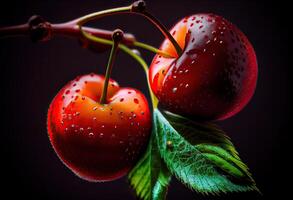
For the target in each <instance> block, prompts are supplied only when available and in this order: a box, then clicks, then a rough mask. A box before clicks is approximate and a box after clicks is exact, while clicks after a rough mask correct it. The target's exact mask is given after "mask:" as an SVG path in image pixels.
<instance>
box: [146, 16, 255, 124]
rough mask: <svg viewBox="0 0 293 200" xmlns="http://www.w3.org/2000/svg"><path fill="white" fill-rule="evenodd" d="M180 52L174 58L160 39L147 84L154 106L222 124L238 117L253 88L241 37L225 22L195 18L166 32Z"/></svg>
mask: <svg viewBox="0 0 293 200" xmlns="http://www.w3.org/2000/svg"><path fill="white" fill-rule="evenodd" d="M170 33H171V34H172V35H173V37H174V38H175V40H176V41H177V42H178V43H179V45H180V46H181V48H182V49H183V53H182V55H181V56H178V55H177V53H176V51H175V49H174V47H173V45H172V44H171V43H170V42H169V41H168V40H167V39H166V40H165V41H164V42H163V44H162V45H161V47H160V49H161V50H163V51H165V52H168V53H169V54H170V55H172V56H173V57H174V58H165V57H162V56H160V55H156V56H155V57H154V59H153V61H152V64H151V66H150V70H149V77H150V84H151V88H152V90H153V92H154V93H155V95H156V96H157V97H158V99H159V101H160V105H161V106H162V107H163V108H164V109H166V110H169V111H171V112H174V113H176V114H180V115H183V116H189V117H193V118H196V119H202V120H220V119H221V120H222V119H226V118H228V117H231V116H232V115H235V114H236V113H238V112H239V111H240V110H241V109H243V107H244V106H245V105H246V104H247V103H248V102H249V100H250V99H251V97H252V95H253V93H254V90H255V87H256V82H257V72H258V68H257V60H256V56H255V52H254V49H253V47H252V45H251V44H250V42H249V41H248V39H247V38H246V36H245V35H244V34H243V33H242V32H241V31H240V30H239V29H238V28H237V27H236V26H234V25H233V24H231V23H230V22H229V21H227V20H226V19H224V18H222V17H220V16H217V15H214V14H196V15H192V16H189V17H186V18H184V19H182V20H181V21H179V22H178V23H177V24H176V25H175V26H174V27H173V28H172V29H171V30H170Z"/></svg>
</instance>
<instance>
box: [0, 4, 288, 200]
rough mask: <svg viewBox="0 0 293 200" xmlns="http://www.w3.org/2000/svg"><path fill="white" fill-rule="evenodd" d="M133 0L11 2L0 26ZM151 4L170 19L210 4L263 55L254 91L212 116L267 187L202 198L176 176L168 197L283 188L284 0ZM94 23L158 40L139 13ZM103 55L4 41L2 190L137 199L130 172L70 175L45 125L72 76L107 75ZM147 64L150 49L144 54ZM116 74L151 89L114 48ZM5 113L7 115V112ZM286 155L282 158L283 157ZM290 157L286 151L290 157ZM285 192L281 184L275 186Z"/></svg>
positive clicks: (67, 46)
mask: <svg viewBox="0 0 293 200" xmlns="http://www.w3.org/2000/svg"><path fill="white" fill-rule="evenodd" d="M129 3H131V1H119V2H117V1H109V0H107V1H100V0H96V1H77V0H70V1H69V0H66V1H52V0H51V1H29V0H25V1H14V0H9V1H5V4H4V3H1V6H0V27H3V26H7V25H15V24H19V23H24V22H26V20H27V19H28V18H29V17H30V16H31V15H33V14H40V15H42V16H44V17H45V18H46V19H47V20H49V21H51V22H63V21H67V20H70V19H73V18H76V17H79V16H81V15H84V14H87V13H90V12H94V11H97V10H102V9H106V8H110V7H114V6H122V5H128V4H129ZM147 3H148V7H149V10H150V11H151V12H152V13H153V14H154V15H155V16H157V17H158V18H159V19H160V20H161V21H162V22H163V23H164V24H165V25H166V26H167V27H171V26H172V25H173V24H174V23H175V22H176V21H177V20H179V19H181V18H182V17H184V16H186V15H189V14H193V13H199V12H214V13H216V14H219V15H222V16H224V17H225V18H227V19H228V20H230V21H232V22H233V23H234V24H236V25H237V26H238V27H239V28H240V29H241V30H242V31H243V32H244V33H245V34H246V35H247V36H248V38H249V39H250V41H251V43H252V44H253V45H254V47H255V51H256V54H257V57H258V63H259V79H258V85H257V89H256V93H255V95H254V97H253V99H252V100H251V102H250V103H249V105H248V106H247V107H246V108H245V109H244V110H243V111H242V112H241V113H239V114H238V115H236V116H234V117H233V118H231V119H228V120H226V121H224V122H220V123H218V124H219V125H220V126H221V127H222V128H223V129H224V130H225V131H226V132H227V133H228V134H229V135H230V136H231V138H232V141H233V142H234V144H235V146H236V147H237V149H238V151H239V152H240V155H241V157H242V159H243V160H244V161H245V162H246V163H247V164H248V166H249V167H250V169H251V172H252V174H253V176H254V178H255V180H256V182H257V185H258V187H259V188H260V190H261V191H262V193H263V196H260V195H258V194H255V193H245V194H232V195H223V196H222V197H205V196H202V195H198V194H196V193H195V192H191V191H189V190H188V189H187V188H185V187H184V186H183V185H181V184H180V183H179V182H177V181H176V180H173V181H172V184H171V187H170V190H169V194H168V199H170V200H175V199H186V200H187V199H266V198H268V197H271V196H272V195H273V194H279V196H280V195H282V194H284V192H285V191H286V187H285V186H284V185H285V184H284V183H283V182H281V181H282V177H286V176H287V175H288V174H287V172H286V170H287V167H286V166H287V164H286V162H287V161H283V158H284V157H285V156H284V152H286V151H285V150H284V149H283V150H282V149H281V146H285V145H284V144H283V141H286V140H287V139H288V138H287V136H288V135H289V134H288V133H289V132H288V131H287V130H286V127H287V126H288V125H289V115H290V112H291V105H290V101H291V97H290V93H289V90H290V82H289V76H290V71H289V64H288V61H287V56H288V55H289V53H288V50H289V47H288V42H289V30H288V26H289V24H290V23H289V19H290V18H289V14H288V10H287V9H286V7H288V6H286V5H285V4H282V1H277V2H270V1H247V0H230V1H228V0H214V1H210V0H188V1H185V0H180V1H170V0H169V1H150V0H149V1H147ZM96 25H97V26H98V27H100V28H106V29H115V28H117V27H119V28H122V29H123V30H125V32H131V33H134V34H135V35H136V37H137V39H138V40H141V41H145V42H147V43H150V44H152V45H155V46H158V45H159V44H160V43H161V41H162V40H163V37H162V35H161V34H160V33H159V32H158V30H156V29H155V28H154V27H152V26H151V25H150V24H149V22H147V21H146V20H144V19H143V18H142V17H138V16H127V15H123V16H119V17H117V16H114V17H108V18H107V19H102V20H100V21H99V22H98V23H96ZM107 56H108V54H107V53H104V54H102V55H97V54H94V53H92V52H90V51H88V50H85V49H82V48H80V46H79V44H78V42H76V41H74V40H71V39H66V38H65V39H64V38H60V37H59V38H54V39H52V40H51V41H49V42H47V43H39V44H33V43H32V42H31V41H30V40H29V39H28V38H25V37H23V38H9V39H0V66H1V82H2V83H1V94H2V95H1V97H2V98H1V101H2V105H1V110H2V114H1V115H2V117H3V118H4V119H3V120H1V122H2V123H3V125H2V126H1V148H3V150H2V151H1V153H2V157H1V160H2V161H1V167H4V169H3V170H2V174H1V182H2V183H4V187H3V186H2V187H1V190H2V191H1V195H5V194H8V195H9V197H10V198H8V199H14V197H16V196H18V195H21V198H22V199H25V198H31V199H56V200H59V199H73V200H78V199H83V200H89V199H101V200H104V199H130V200H131V199H135V198H134V197H133V195H132V192H131V190H130V189H129V188H128V185H127V181H126V178H122V179H119V180H117V181H114V182H108V183H99V184H97V183H89V182H86V181H83V180H81V179H79V178H78V177H76V176H75V175H74V174H73V173H72V172H71V171H70V170H68V169H67V168H66V167H65V166H64V165H63V164H62V163H61V162H60V161H59V159H58V158H57V156H56V154H55V153H54V151H53V149H52V148H51V145H50V143H49V140H48V137H47V132H46V114H47V109H48V106H49V104H50V101H51V100H52V98H53V97H54V95H55V94H56V93H57V92H58V90H59V89H60V88H61V87H62V86H63V85H64V84H66V83H67V82H68V81H69V80H71V79H74V78H75V77H76V76H77V75H80V74H85V73H90V72H98V73H104V70H105V65H106V63H107ZM143 56H144V57H145V58H146V60H147V61H148V62H150V61H151V59H152V56H153V54H151V53H148V52H143ZM112 77H113V78H114V79H116V80H117V81H118V82H119V83H120V85H122V86H132V87H135V88H138V89H140V90H142V91H144V93H145V94H147V85H146V82H145V81H142V80H143V78H142V77H144V74H143V71H142V70H141V68H140V67H139V66H138V64H137V63H136V62H135V61H134V60H133V59H132V58H130V57H129V56H127V55H125V54H123V53H121V54H119V56H118V59H117V62H116V65H115V68H114V71H113V75H112ZM3 111H4V113H3ZM282 155H283V156H282ZM287 160H288V159H287ZM281 188H282V190H279V189H281Z"/></svg>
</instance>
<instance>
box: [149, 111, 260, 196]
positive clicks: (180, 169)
mask: <svg viewBox="0 0 293 200" xmlns="http://www.w3.org/2000/svg"><path fill="white" fill-rule="evenodd" d="M154 129H155V133H156V138H157V141H158V145H159V151H160V154H161V156H162V158H163V160H164V161H165V163H166V165H167V167H168V169H169V170H170V171H171V172H172V174H174V175H175V176H176V177H177V178H178V179H179V180H180V181H181V182H183V183H184V184H185V185H186V186H188V187H189V188H191V189H193V190H195V191H197V192H200V193H205V194H209V193H211V194H218V193H221V192H223V193H226V192H244V191H253V190H256V191H258V189H257V187H256V185H255V182H254V180H253V179H252V177H251V174H250V173H249V172H248V168H247V166H246V165H245V164H244V163H243V162H242V161H241V160H240V158H239V156H238V153H237V151H236V150H235V147H234V146H233V144H232V143H231V141H230V139H229V138H228V137H227V136H226V135H225V134H224V133H223V132H222V131H221V130H219V129H218V128H217V127H216V126H214V125H211V124H207V123H196V122H193V121H190V120H188V119H186V118H183V117H179V116H177V115H176V116H175V115H172V114H170V113H165V116H164V115H163V114H162V113H161V112H160V111H159V110H157V109H156V110H154Z"/></svg>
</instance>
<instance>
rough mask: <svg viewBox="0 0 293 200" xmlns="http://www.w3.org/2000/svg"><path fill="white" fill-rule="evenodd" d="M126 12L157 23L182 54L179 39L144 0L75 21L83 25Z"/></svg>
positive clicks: (178, 52) (179, 53) (143, 46)
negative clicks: (151, 12) (176, 38)
mask: <svg viewBox="0 0 293 200" xmlns="http://www.w3.org/2000/svg"><path fill="white" fill-rule="evenodd" d="M125 13H129V14H139V15H141V16H143V17H145V18H146V19H148V20H149V21H150V22H151V23H152V24H154V25H155V27H157V28H158V29H159V30H160V32H161V33H162V34H163V35H164V36H165V37H166V38H168V39H169V41H170V42H171V43H172V45H173V46H174V48H175V50H176V52H177V55H178V56H180V55H181V54H182V49H181V47H180V46H179V44H178V43H177V41H176V40H175V39H174V37H173V36H172V35H171V34H170V32H169V31H168V30H167V28H166V27H165V26H164V25H163V24H162V23H160V21H159V20H158V19H156V18H155V17H154V16H153V15H151V14H150V13H149V12H147V11H146V3H145V2H144V1H143V0H139V1H136V2H134V3H133V4H131V5H130V6H126V7H119V8H112V9H108V10H103V11H99V12H95V13H91V14H88V15H85V16H83V17H80V18H78V19H76V20H74V22H75V23H76V24H78V25H79V26H80V27H82V26H83V25H84V24H85V23H87V22H89V21H92V20H96V19H99V18H102V17H106V16H110V15H116V14H125ZM136 44H137V43H136ZM140 47H142V48H145V47H147V45H141V46H140ZM145 49H147V50H151V51H152V49H151V48H145ZM158 51H159V50H158Z"/></svg>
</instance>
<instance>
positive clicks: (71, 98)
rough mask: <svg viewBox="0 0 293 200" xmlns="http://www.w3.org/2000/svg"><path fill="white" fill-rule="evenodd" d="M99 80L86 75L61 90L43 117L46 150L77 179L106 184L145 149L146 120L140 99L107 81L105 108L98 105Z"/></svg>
mask: <svg viewBox="0 0 293 200" xmlns="http://www.w3.org/2000/svg"><path fill="white" fill-rule="evenodd" d="M103 84H104V77H103V76H99V75H95V74H90V75H84V76H81V77H78V78H76V79H75V80H73V81H71V82H69V83H68V84H67V85H66V86H65V87H64V88H62V89H61V90H60V91H59V93H58V94H57V96H56V97H55V98H54V99H53V101H52V103H51V105H50V108H49V111H48V122H47V123H48V134H49V138H50V141H51V144H52V146H53V148H54V150H55V152H56V153H57V155H58V156H59V158H60V159H61V160H62V161H63V163H64V164H65V165H66V166H67V167H68V168H69V169H71V170H72V171H73V172H74V173H75V174H76V175H78V176H79V177H81V178H83V179H85V180H88V181H110V180H114V179H117V178H119V177H121V176H123V175H125V174H126V173H127V172H128V171H129V170H130V168H131V167H132V166H133V165H134V164H135V162H136V161H137V159H138V156H139V154H140V153H141V152H142V150H143V149H144V147H145V146H146V144H147V141H148V138H149V135H150V130H151V116H150V110H149V107H148V102H147V100H146V98H145V97H144V95H143V94H142V93H141V92H140V91H138V90H135V89H132V88H119V85H118V83H117V82H115V81H113V80H110V82H109V87H108V93H107V103H106V104H103V105H102V104H100V103H99V100H100V97H101V93H102V88H103Z"/></svg>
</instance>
